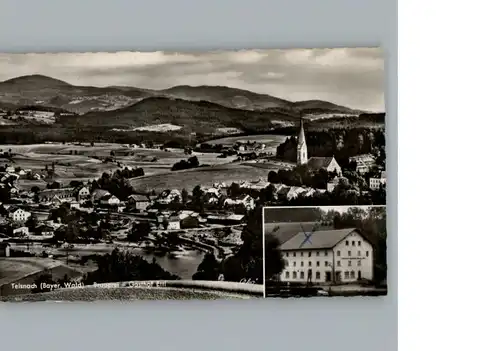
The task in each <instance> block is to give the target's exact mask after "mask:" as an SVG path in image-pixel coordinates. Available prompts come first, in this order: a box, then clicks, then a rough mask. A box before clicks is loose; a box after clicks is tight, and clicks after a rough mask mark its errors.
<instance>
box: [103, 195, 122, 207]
mask: <svg viewBox="0 0 500 351" xmlns="http://www.w3.org/2000/svg"><path fill="white" fill-rule="evenodd" d="M99 202H100V204H101V205H104V206H118V205H120V199H118V198H117V197H116V196H115V195H111V194H108V195H105V196H103V197H101V200H100V201H99Z"/></svg>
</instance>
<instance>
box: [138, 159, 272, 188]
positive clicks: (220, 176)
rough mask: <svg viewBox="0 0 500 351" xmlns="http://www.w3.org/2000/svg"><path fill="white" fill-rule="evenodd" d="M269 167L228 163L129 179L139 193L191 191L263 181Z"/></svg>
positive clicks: (265, 178)
mask: <svg viewBox="0 0 500 351" xmlns="http://www.w3.org/2000/svg"><path fill="white" fill-rule="evenodd" d="M270 169H271V168H270V167H257V166H254V165H252V164H249V163H245V164H242V163H230V164H224V165H216V166H210V167H199V168H195V169H189V170H185V171H176V172H172V171H167V172H163V173H159V174H154V175H149V176H148V175H146V176H143V177H137V178H134V179H131V182H130V183H131V184H132V186H133V187H134V188H135V189H136V190H139V191H151V190H155V191H156V192H158V191H162V190H165V189H179V190H180V189H183V188H184V189H186V190H188V191H191V190H192V189H193V188H194V187H195V186H197V185H200V186H211V185H213V184H214V183H217V182H225V183H226V184H231V183H232V182H239V181H245V180H246V181H250V180H258V179H264V180H267V175H268V173H269V171H270Z"/></svg>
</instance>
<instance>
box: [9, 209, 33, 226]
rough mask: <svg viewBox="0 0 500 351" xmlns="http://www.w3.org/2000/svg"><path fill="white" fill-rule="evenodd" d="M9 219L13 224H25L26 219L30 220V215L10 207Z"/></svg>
mask: <svg viewBox="0 0 500 351" xmlns="http://www.w3.org/2000/svg"><path fill="white" fill-rule="evenodd" d="M8 211H9V218H11V219H12V220H13V221H15V222H21V223H22V222H26V221H27V220H28V218H30V216H31V213H30V212H28V211H25V210H23V209H22V208H16V207H10V208H9V209H8Z"/></svg>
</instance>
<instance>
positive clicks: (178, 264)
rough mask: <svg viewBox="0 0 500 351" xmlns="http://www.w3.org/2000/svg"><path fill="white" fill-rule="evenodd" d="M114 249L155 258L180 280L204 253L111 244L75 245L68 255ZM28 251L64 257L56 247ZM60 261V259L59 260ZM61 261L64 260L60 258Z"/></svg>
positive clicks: (21, 248)
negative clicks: (162, 251)
mask: <svg viewBox="0 0 500 351" xmlns="http://www.w3.org/2000/svg"><path fill="white" fill-rule="evenodd" d="M11 245H12V246H11V248H12V249H13V250H19V251H27V246H26V244H17V243H11ZM116 247H120V248H121V249H123V250H127V251H130V252H131V253H133V254H135V255H139V256H142V257H143V258H144V259H146V260H148V261H149V262H152V261H153V258H156V262H157V263H158V264H159V265H160V266H161V267H162V268H163V269H165V270H166V271H168V272H170V273H172V274H175V275H178V276H179V277H181V279H191V277H192V276H193V274H194V273H196V270H197V268H198V265H199V264H200V263H201V261H202V260H203V256H204V252H203V251H199V250H193V249H185V248H182V249H180V250H179V251H175V252H174V254H175V257H171V256H170V255H164V256H157V255H154V254H152V253H146V252H144V250H143V249H141V248H139V247H123V246H118V245H113V244H104V243H100V244H90V245H78V244H77V245H75V247H74V248H73V249H71V250H70V251H69V252H68V253H69V255H70V256H88V255H94V254H106V253H110V252H111V251H113V249H115V248H116ZM29 251H30V252H31V253H35V254H41V253H42V252H43V251H45V252H47V254H53V255H66V250H64V249H61V248H56V247H44V246H43V245H42V244H39V243H31V244H30V245H29ZM60 259H61V258H60ZM61 260H64V258H62V259H61ZM70 265H72V264H70Z"/></svg>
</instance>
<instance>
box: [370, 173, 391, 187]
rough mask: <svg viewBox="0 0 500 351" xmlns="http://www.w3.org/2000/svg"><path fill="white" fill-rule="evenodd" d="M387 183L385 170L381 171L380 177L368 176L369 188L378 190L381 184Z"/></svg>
mask: <svg viewBox="0 0 500 351" xmlns="http://www.w3.org/2000/svg"><path fill="white" fill-rule="evenodd" d="M386 183H387V178H386V173H385V171H383V172H381V174H380V178H370V189H371V190H378V189H380V186H381V185H385V184H386Z"/></svg>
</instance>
